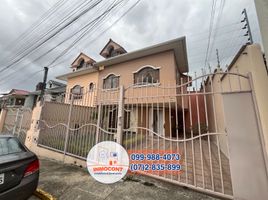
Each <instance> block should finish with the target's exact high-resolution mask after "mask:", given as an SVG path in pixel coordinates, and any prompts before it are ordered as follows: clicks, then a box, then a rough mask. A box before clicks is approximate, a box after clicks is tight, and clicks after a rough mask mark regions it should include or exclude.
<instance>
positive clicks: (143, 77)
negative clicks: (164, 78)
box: [134, 66, 159, 85]
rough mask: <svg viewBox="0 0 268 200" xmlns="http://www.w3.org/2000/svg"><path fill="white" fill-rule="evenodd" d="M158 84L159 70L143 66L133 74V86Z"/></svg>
mask: <svg viewBox="0 0 268 200" xmlns="http://www.w3.org/2000/svg"><path fill="white" fill-rule="evenodd" d="M155 83H159V68H154V67H152V66H145V67H142V68H141V69H139V70H138V71H136V72H134V84H135V85H151V84H155Z"/></svg>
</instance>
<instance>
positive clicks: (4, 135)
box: [0, 134, 15, 138]
mask: <svg viewBox="0 0 268 200" xmlns="http://www.w3.org/2000/svg"><path fill="white" fill-rule="evenodd" d="M5 137H15V136H14V135H11V134H0V138H5Z"/></svg>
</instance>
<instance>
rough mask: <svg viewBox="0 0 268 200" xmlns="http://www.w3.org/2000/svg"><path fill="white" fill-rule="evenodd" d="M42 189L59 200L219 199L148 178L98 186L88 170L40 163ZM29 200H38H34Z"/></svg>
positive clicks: (48, 161) (45, 162) (127, 179)
mask: <svg viewBox="0 0 268 200" xmlns="http://www.w3.org/2000/svg"><path fill="white" fill-rule="evenodd" d="M38 187H39V188H41V189H43V190H44V191H46V192H48V193H50V194H52V195H53V196H54V197H56V198H57V199H59V200H89V199H90V200H104V199H105V200H118V199H127V200H142V199H146V200H147V199H148V200H158V199H159V200H160V199H161V200H170V199H180V200H190V199H195V200H216V198H212V197H209V196H207V195H204V194H201V193H198V192H194V191H192V190H189V189H185V188H182V187H179V186H175V185H172V184H169V183H165V182H162V181H159V180H155V179H151V178H148V177H140V176H139V177H132V178H126V179H125V180H122V181H121V182H118V183H116V184H110V185H105V184H101V183H98V182H96V181H95V180H94V179H93V178H92V177H90V176H89V174H88V172H87V170H86V169H83V168H79V167H77V166H73V165H67V164H63V163H61V162H57V161H54V160H49V159H45V158H42V159H41V172H40V180H39V186H38ZM30 200H36V197H31V198H30Z"/></svg>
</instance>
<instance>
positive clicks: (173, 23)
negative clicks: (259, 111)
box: [0, 0, 261, 93]
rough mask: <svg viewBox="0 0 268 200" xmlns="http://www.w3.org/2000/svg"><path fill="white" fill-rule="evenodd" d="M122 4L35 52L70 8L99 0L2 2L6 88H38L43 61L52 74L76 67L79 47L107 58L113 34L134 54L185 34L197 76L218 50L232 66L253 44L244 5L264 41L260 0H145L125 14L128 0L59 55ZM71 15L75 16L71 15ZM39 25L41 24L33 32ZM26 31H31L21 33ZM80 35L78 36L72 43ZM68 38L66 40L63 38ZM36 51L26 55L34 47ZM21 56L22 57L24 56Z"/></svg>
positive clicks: (0, 56) (1, 60) (88, 17)
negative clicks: (103, 51)
mask: <svg viewBox="0 0 268 200" xmlns="http://www.w3.org/2000/svg"><path fill="white" fill-rule="evenodd" d="M116 1H118V0H103V1H102V2H101V3H100V4H98V5H97V6H96V7H94V8H92V9H91V10H90V11H89V12H87V13H86V14H85V15H83V16H82V17H80V18H79V19H78V20H77V21H76V22H75V23H73V24H71V25H70V26H68V27H67V28H65V29H64V30H63V31H61V32H60V33H59V34H56V35H55V37H53V38H51V39H50V40H48V41H47V42H45V43H44V44H43V45H42V46H40V47H39V48H38V49H33V48H34V47H35V45H38V44H39V43H40V42H42V40H44V39H45V37H47V36H48V35H49V34H51V33H53V31H54V32H55V31H57V30H58V29H59V28H60V27H61V25H64V23H62V24H58V25H57V23H59V22H60V21H61V20H63V19H64V17H65V16H67V14H68V11H71V10H72V9H74V8H75V7H76V6H79V5H80V10H78V11H79V12H81V11H82V10H83V9H86V8H87V7H88V6H90V3H91V4H92V3H93V2H94V0H91V1H89V0H43V1H40V0H24V1H21V0H1V6H0V24H1V28H0V29H1V30H0V71H1V70H3V69H4V70H3V71H2V72H0V93H3V92H6V91H9V90H10V89H12V88H18V89H25V90H29V91H32V90H34V89H35V85H36V84H37V82H39V81H42V76H43V74H42V73H43V72H42V71H41V70H42V69H43V67H44V66H52V67H51V68H50V69H49V77H48V78H49V79H54V78H55V77H56V76H57V75H60V74H64V73H68V72H70V71H71V70H70V64H71V62H72V61H73V59H74V58H75V57H76V56H77V55H78V54H79V53H80V52H84V53H86V54H88V55H89V56H91V57H92V58H94V59H95V60H96V61H99V60H102V57H101V56H99V52H100V50H101V49H102V47H103V46H104V45H105V44H106V42H107V41H108V40H109V38H112V39H113V40H114V41H116V42H118V43H119V44H121V45H122V46H123V47H124V48H125V49H126V50H127V51H133V50H136V49H139V48H143V47H146V46H149V45H154V44H157V43H160V42H164V41H167V40H170V39H174V38H177V37H181V36H186V38H187V51H188V60H189V67H190V73H191V74H193V73H194V72H195V71H196V72H197V73H200V72H201V68H204V67H205V60H206V55H207V60H208V61H207V64H206V68H208V64H210V65H211V66H212V67H213V66H215V63H216V56H215V49H216V48H217V49H218V50H219V54H220V60H221V65H222V66H225V65H226V64H228V62H230V60H231V58H232V57H233V56H234V54H235V53H236V52H237V51H238V49H239V47H240V46H241V45H242V44H244V43H245V42H246V41H247V38H246V37H244V36H243V35H244V34H245V31H244V30H242V27H243V26H244V25H243V24H242V23H240V21H241V20H242V19H243V16H242V15H241V12H242V10H243V8H246V9H247V11H248V16H249V18H250V25H251V29H252V32H253V37H254V38H253V39H254V42H257V43H260V42H261V41H260V35H259V29H258V23H257V18H256V13H255V7H254V1H253V0H214V1H213V0H141V1H140V2H139V3H138V4H137V5H136V6H135V7H134V8H133V9H131V10H130V11H129V12H127V13H126V14H124V13H125V12H126V11H127V10H128V9H130V8H131V6H132V5H133V4H134V3H135V2H137V0H124V2H123V3H122V4H120V7H119V6H118V7H116V8H115V10H114V12H113V13H111V14H109V15H107V16H106V18H104V19H103V21H100V23H99V24H97V25H96V26H95V27H91V29H90V30H88V32H86V33H85V35H84V37H83V38H82V39H81V40H79V42H78V43H76V44H75V46H74V47H72V48H71V49H69V50H68V51H67V53H65V54H63V55H62V56H61V57H59V58H58V59H56V58H57V57H58V56H59V55H61V54H62V53H63V52H64V50H67V49H68V47H70V46H72V43H73V42H74V41H75V40H76V39H77V37H79V34H80V32H78V31H79V30H80V29H81V28H82V27H83V26H85V25H86V24H87V23H89V22H91V21H92V20H93V19H95V18H96V17H98V16H99V15H100V14H101V13H103V12H104V10H105V9H107V8H108V6H109V4H110V3H112V2H116ZM95 2H96V0H95ZM213 2H215V3H216V4H215V14H214V18H213V19H214V20H213V26H212V27H213V31H212V32H211V34H210V35H211V39H210V45H209V49H208V51H207V47H208V41H209V39H208V38H209V27H210V19H211V16H212V14H211V10H212V4H213ZM55 5H58V7H56V6H55ZM59 5H60V6H59ZM56 8H57V9H56ZM53 9H54V10H53ZM49 11H50V12H49ZM52 11H53V12H52ZM79 12H77V13H79ZM46 13H47V14H46ZM77 13H76V14H77ZM44 16H49V17H47V18H45V17H44ZM68 19H70V18H67V19H66V20H67V21H68ZM42 20H43V21H42ZM67 21H64V22H67ZM33 24H35V25H36V28H35V29H34V30H32V31H31V32H29V30H30V29H29V28H33ZM37 25H39V26H37ZM27 30H28V32H26V31H27ZM84 30H85V29H84ZM25 32H26V34H24V35H22V34H23V33H25ZM76 32H78V34H77V35H75V36H74V37H72V38H70V39H68V40H67V38H69V37H70V36H71V35H72V34H74V33H76ZM81 34H82V33H81ZM44 35H45V36H44ZM17 38H19V39H17ZM64 40H66V41H65V42H63V41H64ZM59 44H60V45H59ZM31 49H32V51H31V52H30V53H29V54H28V55H26V56H25V54H27V50H31ZM51 49H52V50H51ZM46 52H48V53H46ZM207 52H208V53H207ZM22 56H23V57H22ZM40 56H41V57H40ZM21 57H22V59H19V60H18V58H21ZM53 61H55V62H53ZM51 62H53V63H52V64H51Z"/></svg>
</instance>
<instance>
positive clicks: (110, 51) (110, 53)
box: [108, 46, 118, 57]
mask: <svg viewBox="0 0 268 200" xmlns="http://www.w3.org/2000/svg"><path fill="white" fill-rule="evenodd" d="M117 55H118V53H117V51H116V50H115V49H114V47H113V46H110V47H109V48H108V57H113V56H117Z"/></svg>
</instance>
